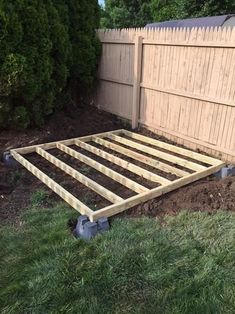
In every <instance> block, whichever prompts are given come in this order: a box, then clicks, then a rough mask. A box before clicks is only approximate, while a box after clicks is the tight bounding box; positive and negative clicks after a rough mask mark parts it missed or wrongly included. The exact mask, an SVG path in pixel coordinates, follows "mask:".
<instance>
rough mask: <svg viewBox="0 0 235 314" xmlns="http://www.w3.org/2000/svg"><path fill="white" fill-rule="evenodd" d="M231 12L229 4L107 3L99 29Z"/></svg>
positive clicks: (196, 0) (203, 0)
mask: <svg viewBox="0 0 235 314" xmlns="http://www.w3.org/2000/svg"><path fill="white" fill-rule="evenodd" d="M234 11H235V2H234V1H230V0H225V1H216V0H190V1H188V0H173V1H172V0H147V1H144V0H139V1H135V0H106V1H105V8H103V9H102V18H101V27H104V28H124V27H141V26H145V25H146V24H147V23H151V22H160V21H167V20H170V19H183V18H191V17H201V16H212V15H222V14H230V13H232V12H234Z"/></svg>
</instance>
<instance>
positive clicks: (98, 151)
mask: <svg viewBox="0 0 235 314" xmlns="http://www.w3.org/2000/svg"><path fill="white" fill-rule="evenodd" d="M75 144H76V145H77V146H79V147H81V148H83V149H85V150H87V151H89V152H91V153H93V154H95V155H97V156H99V157H102V158H104V159H106V160H108V161H110V162H112V163H114V164H115V165H118V166H120V167H122V168H124V169H126V170H129V171H131V172H133V173H135V174H137V175H138V176H141V177H143V178H145V179H147V180H150V181H153V182H158V183H160V184H162V185H166V184H168V183H170V182H171V181H170V180H167V179H165V178H163V177H161V176H159V175H157V174H155V173H151V172H150V171H148V170H145V169H143V168H141V167H139V166H136V165H134V164H132V163H130V162H127V161H126V160H124V159H121V158H119V157H116V156H114V155H112V154H109V153H107V152H105V151H103V150H101V149H99V148H96V147H94V146H92V145H89V144H87V143H85V142H82V141H78V140H76V141H75Z"/></svg>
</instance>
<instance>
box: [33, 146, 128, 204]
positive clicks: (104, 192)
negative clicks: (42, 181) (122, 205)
mask: <svg viewBox="0 0 235 314" xmlns="http://www.w3.org/2000/svg"><path fill="white" fill-rule="evenodd" d="M36 152H37V153H38V154H39V155H41V156H42V157H44V158H45V159H46V160H48V161H50V162H51V163H52V164H53V165H55V166H56V167H58V168H59V169H61V170H62V171H64V172H65V173H67V174H69V175H70V176H71V177H73V178H74V179H76V180H78V181H79V182H81V183H83V184H84V185H85V186H87V187H88V188H90V189H91V190H93V191H94V192H96V193H98V194H100V195H101V196H103V197H104V198H106V199H107V200H109V201H110V202H111V203H117V202H120V201H123V198H121V197H120V196H118V195H116V194H115V193H113V192H111V191H109V190H108V189H106V188H105V187H103V186H101V185H100V184H98V183H96V182H95V181H93V180H91V179H90V178H88V177H86V176H84V175H83V174H82V173H80V172H78V171H77V170H75V169H74V168H72V167H70V166H68V165H67V164H66V163H64V162H63V161H61V160H59V159H58V158H56V157H54V156H53V155H51V154H49V153H48V152H46V151H45V150H43V149H42V148H40V147H37V148H36Z"/></svg>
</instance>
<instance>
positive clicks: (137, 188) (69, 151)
mask: <svg viewBox="0 0 235 314" xmlns="http://www.w3.org/2000/svg"><path fill="white" fill-rule="evenodd" d="M57 148H58V149H60V150H61V151H63V152H65V153H66V154H69V155H70V156H72V157H74V158H76V159H78V160H80V161H81V162H84V163H85V164H87V165H88V166H90V167H92V168H94V169H96V170H97V171H99V172H101V173H103V174H105V175H106V176H108V177H110V178H111V179H113V180H115V181H117V182H119V183H121V184H122V185H124V186H126V187H127V188H128V189H131V190H133V191H135V192H136V193H142V192H146V191H149V189H148V188H146V187H144V186H142V185H140V184H139V183H136V182H135V181H133V180H131V179H129V178H127V177H125V176H123V175H121V174H120V173H118V172H116V171H114V170H112V169H110V168H108V167H106V166H104V165H102V164H100V163H98V162H97V161H95V160H93V159H91V158H89V157H87V156H85V155H83V154H81V153H78V152H77V151H75V150H74V149H71V148H69V147H68V146H66V145H63V144H60V143H57Z"/></svg>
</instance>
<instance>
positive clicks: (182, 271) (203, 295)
mask: <svg viewBox="0 0 235 314" xmlns="http://www.w3.org/2000/svg"><path fill="white" fill-rule="evenodd" d="M35 206H36V204H35V205H34V206H33V208H32V209H30V210H28V211H26V212H25V213H24V216H23V217H22V218H21V221H20V222H19V225H18V226H17V227H14V226H12V227H9V226H5V227H2V228H1V229H0V236H1V242H0V266H1V276H0V286H1V291H0V299H1V302H0V312H1V313H6V314H8V313H86V314H87V313H91V314H93V313H149V314H151V313H165V314H172V313H185V314H186V313H190V314H191V313H192V314H194V313H195V314H198V313H225V314H226V313H233V312H234V306H235V286H234V272H235V261H234V237H235V215H234V214H233V213H228V212H218V213H215V214H213V215H208V214H207V213H200V212H198V213H181V214H180V215H178V216H176V217H166V218H165V220H164V224H160V223H159V222H158V221H156V220H155V219H149V218H135V219H127V218H126V219H115V220H114V221H113V223H112V228H111V230H110V231H109V232H106V233H104V234H102V235H100V236H97V237H96V238H95V239H94V240H92V241H90V242H88V243H87V242H84V241H82V240H81V239H75V238H74V237H73V236H72V234H71V233H70V231H69V230H68V229H67V228H66V222H67V220H68V219H69V218H71V214H72V212H71V209H69V208H68V207H65V206H64V205H57V206H56V207H53V208H42V207H35ZM73 212H74V218H75V217H76V213H75V211H73Z"/></svg>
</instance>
